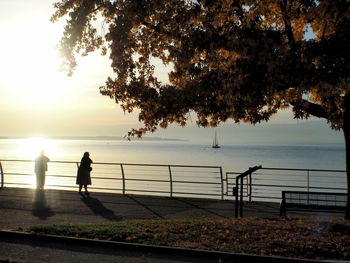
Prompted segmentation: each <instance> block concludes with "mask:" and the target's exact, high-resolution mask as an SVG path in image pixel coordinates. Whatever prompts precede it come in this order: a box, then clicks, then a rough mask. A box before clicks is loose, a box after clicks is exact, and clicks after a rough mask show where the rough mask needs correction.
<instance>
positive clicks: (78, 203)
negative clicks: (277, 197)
mask: <svg viewBox="0 0 350 263" xmlns="http://www.w3.org/2000/svg"><path fill="white" fill-rule="evenodd" d="M290 215H295V214H292V213H290ZM244 216H263V217H277V216H279V204H278V203H268V202H252V203H245V205H244ZM233 217H234V201H227V200H225V201H222V200H212V199H195V198H167V197H159V196H141V195H121V194H111V193H95V192H92V193H90V196H89V197H87V196H82V195H79V194H78V193H77V192H75V191H61V190H45V191H36V190H34V189H28V188H3V189H1V190H0V230H21V229H24V228H27V227H29V226H32V225H36V224H51V223H62V222H107V221H121V220H135V219H155V220H162V219H200V218H213V219H220V218H233ZM9 260H10V261H9ZM270 260H271V258H267V259H266V258H265V259H264V258H259V259H258V261H256V260H254V261H255V262H272V261H270ZM145 261H147V262H164V263H165V262H167V263H170V262H172V263H180V262H203V263H204V262H237V263H238V262H250V261H251V259H250V258H247V259H236V258H235V259H234V260H233V259H230V260H228V261H227V260H224V261H222V260H221V258H220V257H217V256H216V255H215V254H214V255H213V256H212V257H207V256H206V255H202V256H201V255H188V256H181V255H179V254H177V253H171V252H168V253H163V252H150V251H143V249H133V250H128V249H123V248H118V249H107V248H97V247H91V246H90V247H87V246H85V245H80V244H73V245H72V244H66V243H64V242H63V243H62V242H58V243H57V242H56V241H49V242H47V241H35V242H33V241H31V240H27V239H21V238H18V237H7V236H1V235H0V262H84V263H88V262H145ZM273 262H285V260H284V259H283V260H274V261H273Z"/></svg>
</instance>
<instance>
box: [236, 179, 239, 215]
mask: <svg viewBox="0 0 350 263" xmlns="http://www.w3.org/2000/svg"><path fill="white" fill-rule="evenodd" d="M238 177H239V176H237V177H236V193H235V194H236V201H235V218H238V193H239V179H238Z"/></svg>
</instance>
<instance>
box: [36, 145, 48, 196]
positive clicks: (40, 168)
mask: <svg viewBox="0 0 350 263" xmlns="http://www.w3.org/2000/svg"><path fill="white" fill-rule="evenodd" d="M49 161H50V159H49V158H47V157H46V156H45V155H44V151H41V153H40V155H39V156H38V157H37V158H36V159H35V174H36V189H39V190H44V185H45V173H46V171H47V163H48V162H49Z"/></svg>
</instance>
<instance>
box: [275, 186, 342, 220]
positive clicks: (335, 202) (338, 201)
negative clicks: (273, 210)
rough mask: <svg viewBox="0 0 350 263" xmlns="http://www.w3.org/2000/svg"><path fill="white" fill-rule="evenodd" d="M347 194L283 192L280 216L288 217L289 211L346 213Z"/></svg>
mask: <svg viewBox="0 0 350 263" xmlns="http://www.w3.org/2000/svg"><path fill="white" fill-rule="evenodd" d="M346 200H347V194H345V193H325V192H305V191H282V202H281V207H280V216H287V210H295V211H309V210H312V211H327V212H345V209H346Z"/></svg>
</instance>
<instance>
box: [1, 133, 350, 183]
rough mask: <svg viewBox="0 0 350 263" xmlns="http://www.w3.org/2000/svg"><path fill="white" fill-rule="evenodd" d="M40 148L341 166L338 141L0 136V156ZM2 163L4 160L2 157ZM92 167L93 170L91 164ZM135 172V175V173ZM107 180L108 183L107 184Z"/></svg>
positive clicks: (114, 156) (229, 165) (58, 157)
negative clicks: (227, 142)
mask: <svg viewBox="0 0 350 263" xmlns="http://www.w3.org/2000/svg"><path fill="white" fill-rule="evenodd" d="M40 149H44V151H45V154H46V155H47V156H48V157H49V158H50V159H51V160H53V161H75V162H78V161H80V159H81V157H82V154H83V153H84V152H85V151H89V152H90V156H91V159H92V160H93V161H94V162H95V163H97V162H117V163H142V164H147V163H151V164H183V165H213V166H221V167H222V168H223V172H224V173H225V172H228V171H233V172H243V171H245V170H247V169H248V168H249V167H251V166H255V165H262V166H263V167H283V168H310V169H339V170H345V149H344V146H343V145H318V146H300V145H299V146H296V145H287V146H276V145H274V146H273V145H264V146H243V145H223V146H222V147H221V148H219V149H213V148H211V145H210V144H208V145H200V144H193V143H191V142H187V141H132V142H128V141H103V140H43V139H38V138H37V139H16V140H15V139H2V140H0V160H9V159H20V160H33V159H34V158H35V156H36V155H37V154H38V153H39V151H40ZM2 163H3V164H4V162H3V161H2ZM17 165H18V164H17ZM30 165H32V164H30ZM49 167H50V166H49ZM4 168H6V167H4ZM6 169H7V170H9V169H10V168H6ZM25 169H27V170H31V172H32V167H31V166H27V167H26V168H25ZM60 169H61V168H57V171H51V172H53V173H60V172H61V171H60ZM64 169H66V168H64ZM64 169H63V168H62V169H61V170H62V171H63V170H64ZM75 171H76V165H75V166H72V167H70V168H69V169H68V170H67V171H66V174H68V175H74V174H75ZM94 171H95V172H97V171H98V170H96V169H95V168H94ZM107 174H108V173H107ZM111 174H112V173H111ZM152 174H153V175H154V174H155V173H152ZM138 175H139V176H140V173H138ZM153 175H150V176H153ZM104 176H105V175H104ZM111 176H112V175H111ZM142 176H145V177H147V176H148V174H147V173H145V174H143V175H142ZM216 176H217V175H216ZM14 180H15V179H14ZM16 180H19V179H16ZM21 180H22V179H21ZM66 183H67V182H66ZM56 184H57V182H56ZM69 184H73V185H74V184H75V183H74V180H73V179H70V181H69ZM106 184H107V185H108V183H106ZM100 185H102V183H100ZM135 187H136V186H135Z"/></svg>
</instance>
